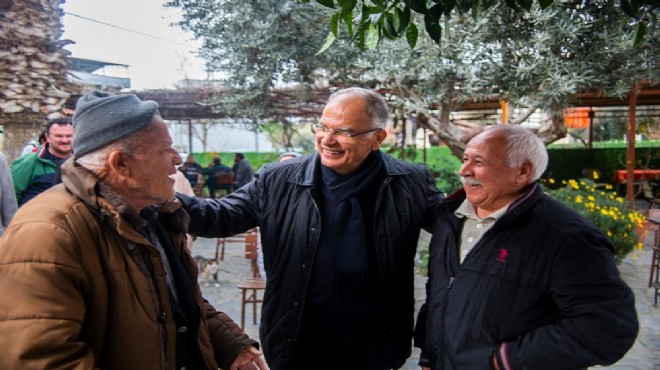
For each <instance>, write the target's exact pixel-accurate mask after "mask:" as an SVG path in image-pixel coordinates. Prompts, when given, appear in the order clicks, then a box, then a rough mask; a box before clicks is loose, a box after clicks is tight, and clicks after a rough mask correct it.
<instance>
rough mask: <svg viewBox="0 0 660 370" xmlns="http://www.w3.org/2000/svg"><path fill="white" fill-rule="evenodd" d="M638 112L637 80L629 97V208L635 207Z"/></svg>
mask: <svg viewBox="0 0 660 370" xmlns="http://www.w3.org/2000/svg"><path fill="white" fill-rule="evenodd" d="M636 114H637V82H633V84H632V86H631V87H630V96H629V98H628V145H627V147H626V171H627V176H626V177H627V178H628V181H627V183H626V199H627V200H628V208H629V209H635V193H634V186H635V175H634V170H635V115H636Z"/></svg>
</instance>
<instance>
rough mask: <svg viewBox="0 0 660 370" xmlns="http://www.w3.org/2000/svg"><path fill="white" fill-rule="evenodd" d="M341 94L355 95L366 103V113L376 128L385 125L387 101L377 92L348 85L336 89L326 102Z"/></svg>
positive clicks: (387, 115) (387, 116)
mask: <svg viewBox="0 0 660 370" xmlns="http://www.w3.org/2000/svg"><path fill="white" fill-rule="evenodd" d="M343 95H356V96H358V97H359V98H361V99H362V100H364V102H365V103H366V105H367V115H368V116H369V117H370V118H371V121H372V124H373V125H375V126H376V127H378V128H383V129H384V128H385V127H387V119H388V118H389V114H388V112H387V102H386V101H385V99H384V98H383V97H382V96H381V95H380V94H378V93H377V92H375V91H373V90H369V89H365V88H362V87H348V88H345V89H341V90H338V91H336V92H334V93H332V95H330V97H329V98H328V103H330V102H332V101H333V100H335V99H337V98H338V97H340V96H343Z"/></svg>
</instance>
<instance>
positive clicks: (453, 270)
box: [416, 125, 638, 370]
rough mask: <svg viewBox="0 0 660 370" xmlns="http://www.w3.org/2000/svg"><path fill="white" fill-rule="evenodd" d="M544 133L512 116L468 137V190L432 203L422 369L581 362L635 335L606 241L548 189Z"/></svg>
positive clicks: (614, 356)
mask: <svg viewBox="0 0 660 370" xmlns="http://www.w3.org/2000/svg"><path fill="white" fill-rule="evenodd" d="M547 164H548V154H547V151H546V148H545V146H544V144H543V142H541V140H540V139H539V138H538V137H537V136H536V135H534V134H533V133H532V132H530V131H528V130H526V129H524V128H522V127H520V126H513V125H502V126H491V127H488V128H486V129H485V130H484V131H483V132H482V133H480V134H478V135H477V136H475V137H474V138H472V139H471V140H470V141H469V143H468V144H467V148H466V150H465V153H464V154H463V165H462V166H461V169H460V175H461V177H462V182H463V189H462V190H460V191H458V192H457V193H455V194H453V195H450V196H449V197H448V198H447V199H446V200H445V202H444V203H443V204H442V205H441V206H440V207H439V208H438V213H437V217H438V219H437V221H436V224H435V226H434V228H433V237H432V239H431V245H430V256H429V278H428V282H427V286H426V287H427V291H426V303H425V304H424V305H423V306H422V308H421V310H420V314H419V318H418V320H417V328H416V346H418V347H420V348H422V355H421V361H420V364H421V365H422V367H423V368H424V369H428V368H431V369H446V370H451V369H491V368H492V369H502V370H505V369H506V370H511V369H535V370H536V369H540V370H544V369H548V370H550V369H552V370H560V369H586V368H587V367H590V366H593V365H608V364H612V363H614V362H616V361H617V360H618V359H620V358H621V357H623V355H624V354H625V353H626V352H627V351H628V349H629V348H630V347H631V346H632V344H633V342H634V341H635V337H636V336H637V330H638V323H637V315H636V312H635V302H634V296H633V293H632V291H631V290H630V288H629V287H628V286H627V285H626V283H625V282H624V281H623V280H622V279H621V277H620V276H619V271H618V269H617V267H616V264H615V261H614V255H613V246H612V244H611V243H610V241H609V239H608V238H607V237H606V236H605V235H603V233H602V232H601V231H600V230H599V229H598V228H597V227H596V226H594V225H593V224H592V223H591V222H589V221H588V220H586V219H584V218H583V217H581V216H580V215H578V214H577V213H576V212H575V211H573V210H571V209H570V208H568V207H566V206H565V205H563V204H562V203H560V202H559V201H557V200H554V199H553V198H551V197H550V196H549V195H547V194H545V193H544V192H543V189H542V188H541V186H540V185H539V184H538V179H539V178H540V177H541V175H542V174H543V172H544V171H545V169H546V167H547Z"/></svg>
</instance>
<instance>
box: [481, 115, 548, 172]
mask: <svg viewBox="0 0 660 370" xmlns="http://www.w3.org/2000/svg"><path fill="white" fill-rule="evenodd" d="M486 132H488V133H494V134H498V135H502V136H504V138H505V139H506V143H507V147H506V157H507V161H506V164H507V166H509V167H519V166H521V165H522V164H523V163H525V162H527V161H529V162H530V163H531V164H532V174H531V177H530V180H529V182H530V183H532V182H534V181H537V180H538V179H540V178H541V175H543V172H545V170H546V168H547V167H548V151H547V149H546V148H545V144H543V141H541V139H540V138H539V137H538V136H536V135H535V134H534V133H533V132H531V131H529V130H528V129H526V128H524V127H521V126H517V125H494V126H488V127H486V128H485V129H484V133H486Z"/></svg>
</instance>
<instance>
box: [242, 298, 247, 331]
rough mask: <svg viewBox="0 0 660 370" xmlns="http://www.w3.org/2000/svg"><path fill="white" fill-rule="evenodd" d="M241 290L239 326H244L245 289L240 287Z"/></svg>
mask: <svg viewBox="0 0 660 370" xmlns="http://www.w3.org/2000/svg"><path fill="white" fill-rule="evenodd" d="M241 290H242V291H243V294H242V296H243V301H242V303H241V328H245V304H246V303H245V295H246V294H247V293H246V290H247V289H241Z"/></svg>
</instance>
